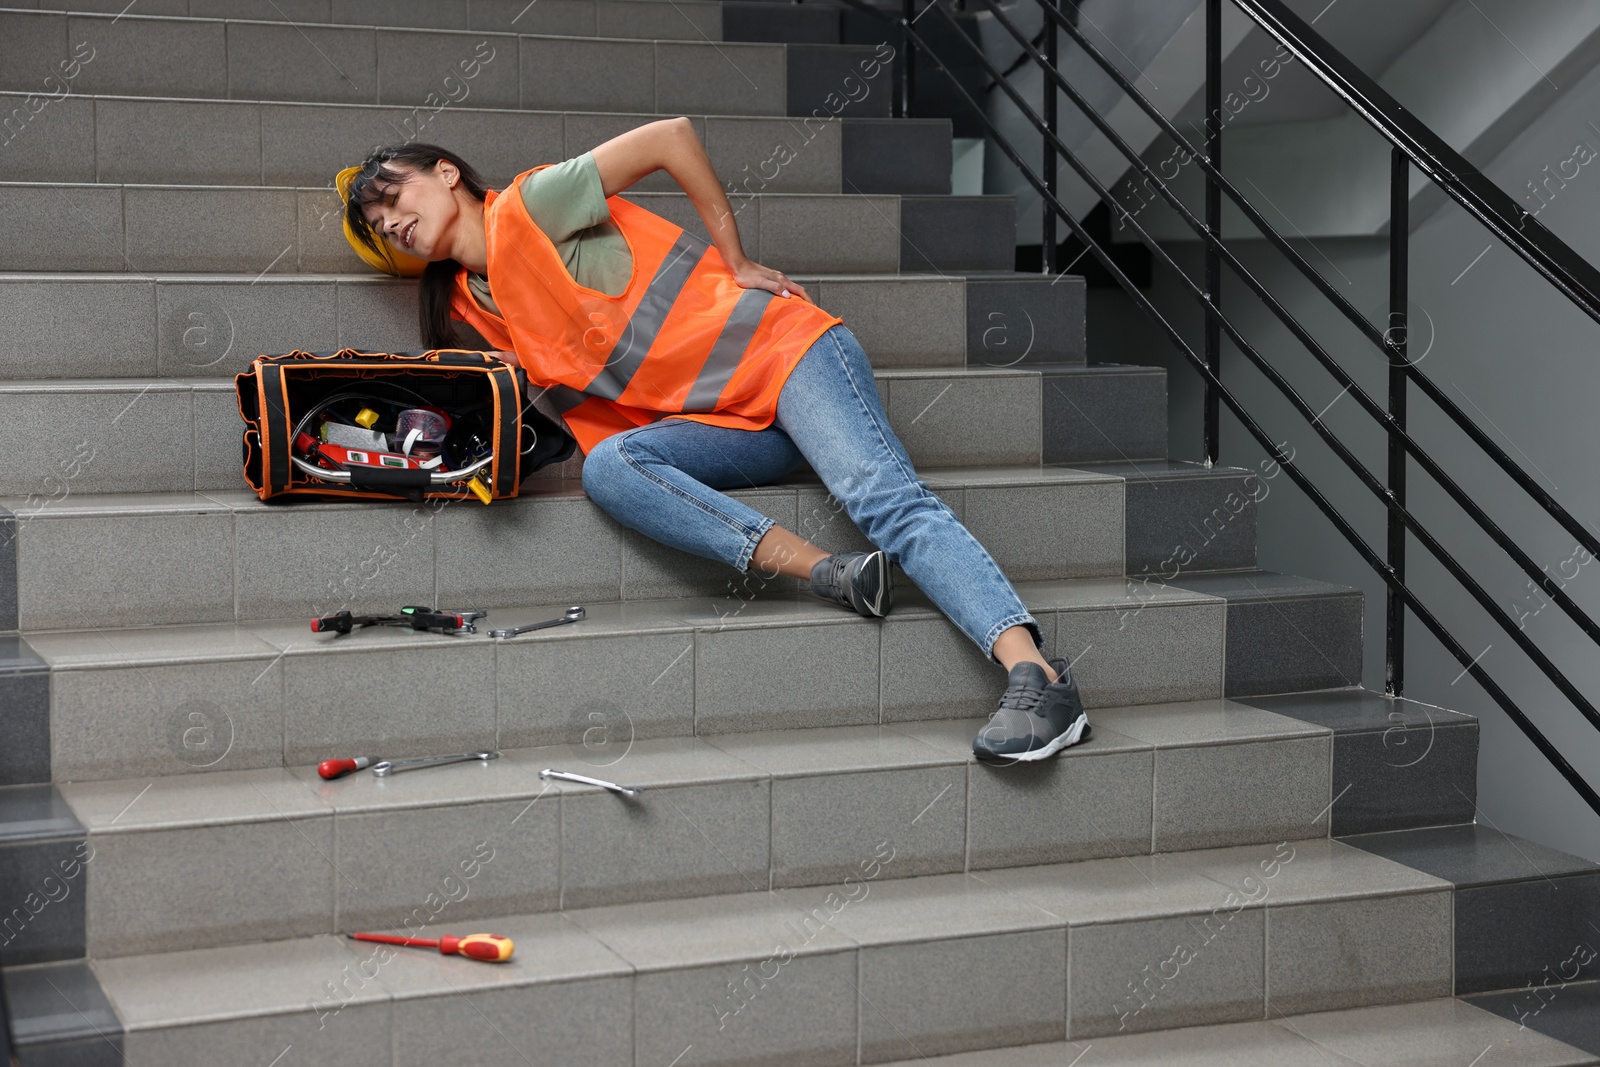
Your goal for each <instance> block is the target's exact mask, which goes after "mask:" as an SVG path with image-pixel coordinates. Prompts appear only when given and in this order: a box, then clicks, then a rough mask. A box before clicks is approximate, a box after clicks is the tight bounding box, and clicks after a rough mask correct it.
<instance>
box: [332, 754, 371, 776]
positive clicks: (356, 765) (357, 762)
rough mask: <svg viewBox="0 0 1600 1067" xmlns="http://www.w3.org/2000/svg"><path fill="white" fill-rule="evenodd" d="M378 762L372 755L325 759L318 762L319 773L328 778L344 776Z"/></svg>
mask: <svg viewBox="0 0 1600 1067" xmlns="http://www.w3.org/2000/svg"><path fill="white" fill-rule="evenodd" d="M376 762H378V761H377V759H376V758H374V757H372V756H353V757H351V758H349V759H325V760H323V761H322V762H321V763H319V764H317V773H318V774H320V775H322V777H324V778H327V779H333V778H343V777H344V776H345V775H347V774H354V773H355V772H356V771H364V770H366V769H367V768H368V767H370V766H372V765H373V764H374V763H376Z"/></svg>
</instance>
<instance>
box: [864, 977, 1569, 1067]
mask: <svg viewBox="0 0 1600 1067" xmlns="http://www.w3.org/2000/svg"><path fill="white" fill-rule="evenodd" d="M1575 988H1576V987H1575ZM1580 995H1585V996H1587V997H1588V1003H1589V1005H1595V1004H1600V1001H1597V1000H1596V994H1595V992H1594V991H1593V990H1586V991H1585V992H1584V993H1583V994H1580ZM1480 1009H1483V1010H1480ZM1574 1022H1575V1023H1576V1022H1577V1021H1576V1020H1574ZM1580 1028H1581V1029H1580ZM1574 1029H1579V1032H1580V1033H1587V1034H1588V1036H1589V1042H1590V1043H1589V1045H1588V1050H1587V1051H1585V1049H1584V1048H1583V1047H1582V1046H1579V1045H1577V1044H1576V1043H1573V1044H1569V1043H1567V1042H1565V1041H1562V1040H1561V1039H1560V1036H1547V1034H1544V1033H1540V1032H1539V1031H1538V1030H1536V1029H1528V1028H1525V1027H1522V1026H1519V1025H1517V1021H1516V1019H1514V1018H1512V1019H1511V1021H1510V1022H1507V1021H1506V1020H1505V1019H1496V1018H1495V1017H1494V1016H1493V1015H1490V1014H1488V1010H1487V1009H1486V1006H1480V1005H1479V1004H1478V1002H1477V1001H1476V1000H1452V999H1448V998H1440V999H1437V1000H1423V1001H1418V1002H1416V1003H1412V1004H1395V1005H1384V1006H1380V1007H1371V1008H1350V1009H1346V1010H1344V1011H1329V1012H1317V1013H1315V1014H1308V1015H1289V1014H1282V1013H1279V1012H1277V1011H1275V1010H1269V1012H1268V1019H1267V1021H1263V1022H1249V1023H1228V1024H1223V1025H1215V1026H1186V1027H1182V1028H1180V1029H1175V1030H1167V1031H1163V1032H1161V1033H1155V1034H1131V1035H1113V1036H1110V1037H1102V1038H1098V1039H1097V1040H1095V1041H1093V1042H1088V1041H1066V1042H1056V1043H1052V1044H1047V1045H1030V1046H1027V1047H1024V1048H1010V1049H1004V1050H998V1051H985V1052H970V1053H962V1054H959V1055H953V1056H941V1057H939V1058H937V1059H933V1060H929V1059H927V1058H926V1057H917V1058H911V1059H904V1060H896V1061H894V1062H893V1063H890V1064H885V1065H884V1067H1060V1065H1062V1064H1070V1063H1072V1062H1073V1059H1074V1057H1078V1056H1087V1055H1088V1054H1089V1050H1090V1049H1091V1048H1092V1049H1094V1055H1095V1056H1096V1057H1104V1060H1103V1062H1105V1063H1114V1064H1118V1065H1122V1067H1162V1065H1166V1064H1173V1063H1182V1064H1186V1065H1188V1067H1352V1065H1358V1064H1375V1063H1384V1064H1406V1065H1408V1067H1458V1065H1459V1064H1461V1063H1470V1062H1471V1060H1472V1058H1473V1056H1477V1055H1482V1054H1483V1052H1484V1050H1485V1049H1490V1050H1492V1051H1494V1052H1496V1053H1498V1054H1499V1055H1500V1057H1501V1058H1502V1059H1505V1060H1506V1061H1507V1062H1514V1063H1519V1064H1527V1065H1529V1067H1535V1065H1537V1067H1566V1065H1568V1064H1578V1065H1583V1064H1590V1065H1592V1064H1596V1063H1600V1056H1597V1055H1596V1049H1600V1041H1597V1040H1596V1039H1595V1036H1594V1032H1595V1028H1594V1027H1593V1026H1585V1025H1584V1024H1583V1023H1577V1025H1576V1026H1575V1027H1574Z"/></svg>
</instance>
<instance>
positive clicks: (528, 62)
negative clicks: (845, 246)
mask: <svg viewBox="0 0 1600 1067" xmlns="http://www.w3.org/2000/svg"><path fill="white" fill-rule="evenodd" d="M515 6H516V3H515V0H508V2H507V3H506V5H505V7H504V8H502V10H505V11H508V12H509V11H511V10H512V8H514V7H515ZM582 6H583V5H581V4H578V5H571V6H568V5H567V4H566V3H564V2H563V0H543V2H542V3H540V4H537V5H531V6H530V5H524V7H526V9H527V10H526V16H527V19H528V20H531V24H527V25H525V24H524V23H523V22H522V20H519V21H518V24H517V25H515V26H513V25H512V19H511V18H510V17H507V18H505V19H504V20H501V19H499V18H498V17H491V19H490V20H489V21H491V22H493V23H494V24H495V25H496V26H497V28H496V29H484V30H472V31H470V32H469V31H461V30H430V29H405V28H389V27H373V26H371V25H367V26H360V25H337V26H336V25H328V26H317V25H310V24H306V23H300V22H296V23H293V24H289V25H285V24H284V23H283V22H272V21H255V20H244V19H226V20H224V19H217V18H191V17H151V16H145V15H135V14H125V15H123V14H119V15H113V14H109V13H107V14H63V13H59V12H46V11H11V12H8V13H7V14H6V16H5V18H6V29H7V38H8V39H7V42H6V48H5V50H4V51H3V52H0V89H6V90H11V91H16V92H36V91H37V89H38V85H39V83H40V81H41V79H43V78H44V77H45V76H47V75H51V74H56V73H57V64H58V63H60V62H63V61H69V60H71V59H72V58H73V57H74V54H73V52H72V51H71V50H70V49H69V42H71V44H72V46H73V47H77V46H79V45H86V46H88V48H89V49H92V50H91V51H88V52H87V53H85V52H84V50H83V48H79V51H78V55H77V56H76V58H77V59H78V69H77V73H76V75H75V77H74V79H73V81H72V88H73V89H74V90H75V91H76V92H78V93H84V94H91V95H92V94H109V93H115V94H135V95H145V96H176V97H202V98H209V99H241V100H303V101H308V102H316V103H343V104H390V105H398V106H401V107H404V108H408V109H409V108H418V107H430V108H431V107H435V106H441V104H442V103H447V102H448V101H449V99H450V98H451V97H454V98H455V99H456V100H458V101H462V100H468V99H470V100H472V101H473V103H474V106H477V107H493V108H505V109H518V108H532V109H538V110H547V111H548V110H572V111H599V112H617V111H626V112H649V113H653V114H704V113H706V112H708V111H712V110H717V111H720V112H722V113H723V114H739V115H786V114H788V115H807V116H809V115H812V114H813V113H814V112H820V113H821V114H822V115H824V116H828V115H833V114H843V113H849V114H853V115H861V116H867V115H875V116H880V117H888V115H889V104H890V90H889V68H888V67H887V66H886V65H885V64H884V63H883V61H882V59H881V58H877V59H875V58H874V56H875V55H878V56H881V55H882V54H883V53H881V52H877V51H875V50H874V49H873V48H871V47H867V46H860V45H840V44H797V45H787V44H762V43H741V42H719V41H716V40H714V39H712V38H714V37H715V36H717V35H719V34H720V32H721V26H720V23H721V10H720V8H719V6H718V5H716V4H708V3H693V2H690V0H680V2H669V3H663V4H651V3H641V2H640V0H620V2H617V3H614V4H613V3H605V2H604V0H597V3H596V4H595V6H594V8H593V9H592V10H594V12H595V15H596V21H595V23H594V24H593V26H594V28H593V29H589V28H587V27H585V26H584V25H583V24H582V23H581V21H580V22H579V23H578V24H576V25H574V24H570V23H568V22H567V19H568V17H570V15H571V13H572V11H573V9H574V8H581V7H582ZM369 10H373V11H381V10H382V9H381V7H379V6H378V5H373V7H372V8H371V9H369ZM602 10H604V11H605V12H607V14H606V16H605V18H604V22H603V24H602V21H601V16H600V12H601V11H602ZM251 13H252V14H253V13H254V8H252V9H251ZM613 15H616V16H618V17H615V18H613V17H612V16H613ZM546 18H547V21H546V22H545V25H544V26H540V25H539V24H538V23H539V22H540V20H541V19H546ZM579 18H580V20H581V18H582V16H581V14H580V15H579ZM597 33H599V34H604V35H609V36H597V35H596V34H597ZM619 33H620V34H623V35H626V36H628V37H632V36H635V35H642V36H643V37H644V39H640V40H627V39H623V38H622V37H619V36H617V35H618V34H619ZM672 38H677V39H672ZM85 60H86V61H85ZM851 75H854V76H855V77H856V78H857V79H860V80H862V81H863V82H864V84H866V85H868V86H872V87H875V88H876V91H871V92H866V93H864V94H863V93H862V92H861V91H860V90H857V92H856V93H855V98H859V103H851V102H849V101H847V100H845V99H844V98H843V97H839V96H837V92H838V91H839V90H840V89H841V87H844V78H845V77H847V76H851ZM447 78H449V79H450V81H448V82H447V81H446V79H447ZM844 91H846V92H848V88H847V87H845V89H844ZM430 94H431V99H430ZM830 94H834V95H833V96H832V99H833V100H834V101H836V102H835V103H830V102H829V101H830Z"/></svg>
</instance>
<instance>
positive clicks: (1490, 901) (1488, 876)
mask: <svg viewBox="0 0 1600 1067" xmlns="http://www.w3.org/2000/svg"><path fill="white" fill-rule="evenodd" d="M1430 758H1431V757H1430ZM1348 841H1349V843H1350V844H1351V845H1353V846H1355V847H1357V848H1361V849H1365V850H1366V851H1368V852H1371V853H1373V854H1374V855H1378V856H1384V857H1387V858H1389V859H1392V860H1394V861H1396V862H1398V863H1404V864H1405V865H1407V866H1408V867H1412V868H1415V869H1416V870H1419V871H1425V872H1427V873H1429V874H1431V875H1433V876H1435V877H1437V878H1442V879H1444V880H1445V881H1447V882H1449V883H1450V884H1451V885H1453V886H1454V887H1455V892H1454V901H1453V907H1452V913H1453V915H1454V922H1455V936H1456V954H1455V955H1456V962H1455V968H1456V973H1455V979H1456V992H1457V993H1458V994H1466V993H1483V992H1488V991H1490V990H1498V989H1507V990H1516V991H1518V992H1521V993H1523V994H1524V996H1523V1003H1524V1005H1525V1007H1524V1010H1525V1011H1532V1010H1533V1009H1535V1008H1537V1007H1538V1005H1539V1003H1540V1001H1541V1000H1542V998H1537V997H1535V998H1533V1002H1532V1003H1531V1004H1530V1003H1528V997H1527V996H1526V994H1527V992H1528V991H1531V990H1533V989H1534V987H1535V986H1536V985H1537V986H1539V987H1541V988H1543V987H1544V983H1546V982H1548V981H1549V980H1550V976H1552V975H1559V976H1560V979H1561V981H1575V980H1585V979H1596V978H1600V956H1597V953H1596V952H1595V950H1594V948H1593V947H1592V946H1594V945H1595V944H1596V941H1597V938H1596V933H1595V929H1594V926H1595V921H1596V917H1597V916H1600V864H1597V863H1593V862H1591V861H1589V860H1586V859H1580V858H1579V857H1577V856H1569V855H1567V854H1566V853H1563V852H1558V851H1556V850H1555V849H1553V848H1546V847H1545V846H1543V845H1539V844H1536V843H1534V842H1531V841H1523V840H1521V839H1520V838H1516V837H1512V836H1510V835H1507V834H1504V833H1501V832H1499V831H1498V830H1495V829H1494V828H1493V827H1488V826H1437V827H1431V828H1425V829H1417V830H1397V831H1392V832H1389V833H1378V834H1361V835H1357V836H1354V837H1351V838H1348ZM1530 869H1532V870H1533V871H1534V872H1535V874H1536V876H1535V877H1532V878H1529V877H1528V872H1529V870H1530ZM1513 916H1514V917H1515V918H1511V917H1513ZM1558 988H1559V986H1558Z"/></svg>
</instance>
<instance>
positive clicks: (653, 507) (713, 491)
mask: <svg viewBox="0 0 1600 1067" xmlns="http://www.w3.org/2000/svg"><path fill="white" fill-rule="evenodd" d="M802 460H806V461H809V462H810V464H811V467H812V469H813V470H815V471H816V472H817V476H818V477H819V478H821V479H822V484H823V485H825V486H826V487H827V489H828V491H829V492H830V493H831V494H833V496H834V498H835V499H837V500H838V501H839V502H840V503H841V504H842V505H843V506H844V509H845V513H846V514H848V515H849V516H850V519H851V521H853V522H854V523H855V524H856V526H857V527H858V528H860V530H861V532H862V533H863V534H864V535H866V538H867V540H869V541H871V542H872V543H873V544H875V545H877V546H878V547H879V548H881V549H883V551H884V552H885V553H887V554H888V556H889V558H890V559H891V560H893V561H894V562H895V563H898V564H899V565H900V568H901V569H902V570H903V571H905V573H906V575H907V576H908V577H909V578H910V579H911V580H912V581H914V582H916V583H917V585H918V586H919V587H920V588H921V589H922V591H923V592H924V593H926V594H927V595H928V597H929V599H931V600H932V601H933V602H934V603H935V604H937V605H938V606H939V608H940V610H942V611H943V612H944V613H945V614H946V615H948V616H949V617H950V620H951V621H952V622H954V623H955V624H956V626H958V627H960V629H961V632H962V633H964V634H966V635H967V637H969V638H971V640H972V641H973V643H974V644H976V645H977V646H978V647H979V648H981V649H982V650H983V653H984V655H986V656H991V657H992V655H993V648H994V642H995V638H997V637H999V636H1000V634H1001V633H1002V632H1004V631H1005V630H1007V629H1009V628H1010V627H1012V626H1017V625H1024V626H1027V627H1028V628H1029V629H1030V630H1031V631H1032V632H1033V636H1034V641H1035V642H1036V643H1037V642H1038V640H1039V627H1038V624H1037V623H1036V622H1035V621H1034V618H1033V616H1032V615H1030V614H1028V609H1027V608H1025V607H1023V606H1022V601H1021V600H1020V599H1019V598H1018V597H1017V593H1016V590H1015V589H1013V588H1012V587H1011V583H1010V582H1009V581H1007V580H1006V576H1005V575H1004V574H1002V573H1001V572H1000V567H999V565H998V564H996V563H995V561H994V558H993V557H992V556H990V555H989V553H988V552H987V551H986V550H985V549H984V547H983V546H982V545H980V544H979V543H978V540H977V538H975V537H973V536H972V534H971V533H970V532H969V531H968V530H967V528H966V527H965V526H963V525H962V524H961V520H960V519H958V518H956V516H955V513H954V512H952V511H951V510H950V508H949V507H948V506H947V505H946V504H945V502H944V501H942V500H940V499H939V498H938V497H937V496H935V495H934V494H933V493H932V492H931V491H930V490H929V489H928V487H927V486H925V485H923V484H922V481H921V480H920V479H919V478H918V477H917V474H916V471H914V470H912V468H911V460H910V458H909V457H908V456H907V455H906V450H905V448H904V446H902V445H901V444H900V440H899V438H897V437H896V436H895V434H894V431H893V430H892V429H890V428H889V417H888V415H886V414H885V413H884V410H883V404H882V402H881V401H880V400H879V399H878V389H877V386H876V385H875V384H874V382H873V378H872V367H871V365H870V364H869V363H868V362H867V354H866V353H865V352H863V351H862V350H861V345H860V344H859V343H857V341H856V339H855V336H854V335H853V334H851V332H850V331H849V330H847V329H845V328H844V327H843V326H835V327H833V329H831V330H829V331H828V332H827V333H825V334H823V335H822V336H821V337H820V338H818V340H817V342H816V343H815V344H813V345H812V346H811V347H810V348H809V349H808V350H807V351H806V354H805V356H804V357H802V358H801V360H800V362H799V363H798V364H797V365H796V366H795V368H794V370H793V371H792V372H791V373H790V375H789V379H788V381H787V382H786V383H785V384H784V387H783V391H782V393H780V394H779V397H778V417H777V419H776V421H775V422H774V423H773V425H772V426H770V427H768V428H767V429H765V430H739V429H731V428H727V427H721V426H707V425H705V424H704V423H698V422H688V421H686V420H683V419H674V418H667V419H663V420H662V421H660V422H655V423H651V424H650V425H648V426H640V427H638V428H637V429H633V430H626V431H624V432H622V433H619V434H616V435H615V436H613V437H608V438H607V439H606V440H604V441H602V442H600V444H598V445H596V446H595V448H594V450H593V451H591V452H590V453H589V455H588V457H587V458H586V459H585V460H584V464H583V488H584V490H585V491H586V492H587V493H588V494H589V498H590V499H591V500H593V501H594V502H595V503H597V504H599V505H600V507H602V508H604V509H605V510H606V512H607V513H608V514H610V515H611V517H612V518H614V519H616V520H617V521H618V522H620V523H622V524H623V525H624V526H627V527H630V528H632V529H635V530H638V531H639V532H640V533H642V534H645V535H646V536H648V537H651V538H654V539H655V540H657V541H660V542H662V543H663V544H668V545H671V546H673V547H674V548H681V549H683V550H684V551H686V552H692V553H694V554H695V555H697V556H705V557H707V558H710V559H720V560H722V561H723V562H725V563H728V564H731V565H732V566H734V567H737V568H738V569H739V570H741V571H743V570H747V569H748V568H749V566H750V557H751V555H752V554H753V553H754V552H755V549H756V545H757V544H758V543H759V542H760V541H761V538H762V537H763V536H765V534H766V532H767V531H768V530H769V529H771V528H772V527H773V526H774V525H776V523H774V522H773V520H772V519H770V518H768V517H767V516H765V515H763V514H761V513H760V512H758V511H756V510H755V509H754V508H752V507H750V506H749V505H747V504H743V503H740V502H739V501H737V500H734V499H732V498H731V497H728V496H726V495H724V494H723V493H719V492H717V490H719V489H732V488H742V487H746V486H755V485H766V484H768V483H771V482H773V481H776V480H777V479H779V478H781V477H783V476H784V475H785V474H788V473H789V472H790V471H792V470H794V469H795V468H796V467H798V466H799V465H800V462H801V461H802Z"/></svg>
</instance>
